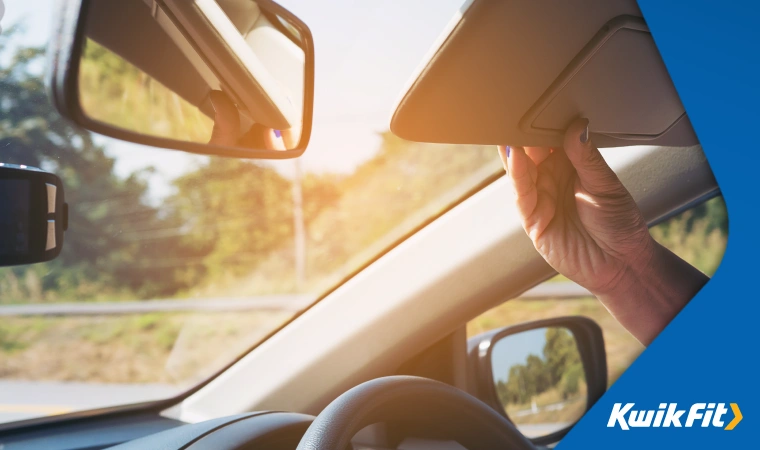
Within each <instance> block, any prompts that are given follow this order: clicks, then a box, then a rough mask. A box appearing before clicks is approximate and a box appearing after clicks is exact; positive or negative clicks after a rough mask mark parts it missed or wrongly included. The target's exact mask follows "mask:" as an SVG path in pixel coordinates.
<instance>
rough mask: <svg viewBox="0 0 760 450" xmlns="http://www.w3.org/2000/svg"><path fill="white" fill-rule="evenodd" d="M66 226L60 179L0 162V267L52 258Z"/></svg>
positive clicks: (56, 251) (65, 206)
mask: <svg viewBox="0 0 760 450" xmlns="http://www.w3.org/2000/svg"><path fill="white" fill-rule="evenodd" d="M67 227H68V206H67V205H66V203H65V202H64V198H63V183H62V182H61V179H60V178H58V177H57V176H55V175H53V174H52V173H48V172H43V171H42V170H40V169H37V168H34V167H28V166H17V165H13V164H4V163H0V266H16V265H21V264H32V263H38V262H43V261H49V260H51V259H54V258H55V257H56V256H58V254H59V253H61V249H62V248H63V232H64V231H65V230H66V228H67Z"/></svg>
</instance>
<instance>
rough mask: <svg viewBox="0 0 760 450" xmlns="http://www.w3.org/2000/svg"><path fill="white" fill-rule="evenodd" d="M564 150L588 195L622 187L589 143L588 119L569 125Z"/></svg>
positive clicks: (602, 158)
mask: <svg viewBox="0 0 760 450" xmlns="http://www.w3.org/2000/svg"><path fill="white" fill-rule="evenodd" d="M564 149H565V154H567V158H568V159H569V160H570V163H572V165H573V167H574V168H575V171H576V173H577V174H578V179H579V180H580V182H581V185H582V186H583V188H584V189H585V190H586V191H588V193H589V194H592V195H599V194H605V193H609V192H610V190H611V189H614V188H617V187H622V183H621V182H620V179H618V177H617V175H616V174H615V172H614V171H613V170H612V169H611V168H610V166H609V165H608V164H607V161H605V160H604V157H602V154H601V153H600V152H599V149H598V148H596V146H595V145H594V143H593V142H591V136H590V134H589V131H588V119H577V120H575V121H574V122H573V123H572V124H570V126H569V127H568V128H567V131H566V132H565V141H564Z"/></svg>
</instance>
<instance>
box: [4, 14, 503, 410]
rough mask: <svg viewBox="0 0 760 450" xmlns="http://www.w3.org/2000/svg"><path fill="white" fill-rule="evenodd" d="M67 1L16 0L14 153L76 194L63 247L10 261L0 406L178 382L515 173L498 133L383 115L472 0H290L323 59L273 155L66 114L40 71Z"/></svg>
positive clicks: (181, 385)
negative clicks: (181, 142)
mask: <svg viewBox="0 0 760 450" xmlns="http://www.w3.org/2000/svg"><path fill="white" fill-rule="evenodd" d="M53 3H54V0H30V1H27V2H12V3H10V4H7V11H6V16H5V18H4V19H3V23H2V26H3V31H2V34H0V162H5V163H16V164H27V165H32V166H38V167H41V168H43V169H45V170H49V171H51V172H54V173H56V174H58V175H59V176H60V177H61V178H62V179H63V182H64V185H65V189H66V197H67V201H68V203H69V205H70V227H69V230H68V231H67V232H66V235H65V244H64V249H63V252H62V253H61V256H60V257H59V258H58V259H57V260H54V261H52V262H49V263H42V264H34V265H29V266H19V267H13V268H2V269H0V422H8V421H15V420H21V419H26V418H32V417H38V416H45V415H52V414H61V413H67V412H72V411H76V410H82V409H91V408H96V407H104V406H115V405H120V404H127V403H136V402H142V401H147V400H154V399H160V398H167V397H172V396H175V395H177V394H180V393H182V392H183V391H185V390H187V389H188V388H190V387H192V386H194V385H196V384H198V383H200V382H202V381H203V380H205V379H207V378H208V377H210V376H213V375H214V374H215V373H217V372H218V371H219V370H221V369H223V368H224V367H225V366H226V365H228V364H230V363H231V362H232V361H234V360H235V359H236V358H238V357H239V356H240V355H242V354H244V353H245V352H246V351H248V350H249V349H250V348H251V347H252V346H254V345H256V344H257V343H258V342H260V341H261V340H262V339H265V338H266V337H267V336H268V335H270V334H271V333H272V332H274V331H275V330H277V329H278V327H280V326H282V325H283V324H284V323H286V322H287V321H288V320H289V319H291V318H292V317H293V316H294V315H295V314H297V313H298V312H299V311H301V310H303V309H304V308H307V307H308V306H309V305H311V304H312V303H313V302H314V301H315V300H316V299H317V298H318V297H319V296H320V295H323V294H324V293H326V292H328V291H329V290H330V289H332V288H333V287H335V286H336V285H338V284H340V283H341V281H342V280H344V279H346V278H347V277H349V276H351V274H353V273H355V272H356V271H357V270H359V269H361V267H363V266H364V265H366V264H367V263H369V262H371V261H372V260H373V258H375V257H377V256H378V255H379V254H381V253H382V252H383V251H384V250H385V249H387V248H389V247H390V246H392V245H393V243H395V242H397V241H398V240H400V239H402V238H403V237H404V236H406V235H407V234H409V233H410V232H412V231H413V230H414V229H416V228H418V227H419V226H421V225H423V224H424V223H426V222H427V221H429V220H430V219H431V218H433V217H435V216H436V215H438V214H440V213H441V212H442V211H444V210H446V209H447V208H448V207H450V206H451V205H452V204H454V203H456V202H457V201H459V200H460V199H461V198H463V197H464V196H466V195H469V193H472V192H473V191H474V190H475V189H477V188H478V187H479V186H480V185H482V183H483V182H484V181H486V180H489V179H491V178H492V177H494V176H495V175H496V174H499V173H500V163H499V161H498V157H497V156H496V151H495V149H494V148H491V147H477V146H471V147H464V146H450V145H425V144H416V143H410V142H405V141H402V140H400V139H398V138H395V137H394V136H393V135H391V134H390V133H389V132H388V131H387V124H388V120H389V117H390V114H391V112H392V111H391V109H392V105H393V101H394V100H395V99H396V98H397V96H398V95H399V94H400V93H401V91H402V89H403V87H404V84H405V82H406V80H407V78H408V77H409V76H410V74H411V73H412V72H413V71H414V68H415V66H416V65H417V64H418V62H419V61H420V60H421V59H422V57H423V55H424V54H425V53H426V52H427V50H428V48H429V47H430V46H431V44H432V43H433V42H434V40H435V38H436V37H437V35H438V33H439V32H440V30H442V29H443V28H444V26H445V24H446V23H447V22H448V21H449V19H450V18H451V17H452V16H453V14H454V13H455V11H457V9H458V8H459V7H460V4H461V3H462V0H446V1H441V0H424V1H418V2H406V1H404V0H393V1H390V2H383V3H379V4H376V5H373V6H371V7H369V10H368V6H369V5H367V4H364V3H363V2H360V3H355V2H351V1H348V0H335V1H333V2H332V4H331V6H330V7H326V5H325V3H324V2H313V1H308V0H289V1H281V2H280V3H282V4H283V6H285V7H286V8H288V9H290V10H291V11H293V12H294V13H295V14H297V15H298V16H300V17H301V18H302V19H303V20H304V21H305V22H306V23H308V24H309V25H310V27H311V28H312V31H313V34H314V38H315V41H316V42H317V43H318V44H317V45H318V46H319V53H318V58H319V61H318V63H317V74H316V83H315V84H316V89H317V91H316V100H315V104H316V106H315V122H314V131H313V137H312V141H311V144H310V147H309V149H308V150H307V151H306V154H305V156H304V157H303V158H301V159H299V160H296V161H278V162H275V161H271V162H262V161H246V160H237V159H231V158H216V157H202V156H197V155H191V154H186V153H182V152H178V151H167V150H161V149H155V148H149V147H143V146H137V145H131V144H127V143H124V142H119V141H116V140H111V139H107V138H105V137H102V136H97V135H93V134H90V133H88V132H85V131H82V130H81V129H78V128H75V127H73V126H72V125H71V124H70V123H69V122H67V121H65V120H63V119H62V118H61V117H60V116H58V115H57V114H56V113H55V112H54V111H53V110H52V107H51V106H50V104H49V102H48V100H47V97H46V93H45V89H44V86H43V80H42V72H43V69H44V49H45V47H46V45H47V41H48V39H49V34H50V30H51V26H52V21H51V17H50V14H49V11H51V10H53ZM409 3H414V4H409ZM421 18H424V20H421ZM347 36H350V38H346V37H347ZM112 62H113V63H114V64H113V66H112V67H114V68H115V69H114V70H116V69H118V68H120V67H122V68H123V65H120V63H118V61H112ZM389 62H392V64H388V63H389ZM85 75H87V73H85ZM113 80H114V79H111V82H113ZM91 82H93V83H94V82H95V80H92V81H91ZM154 87H155V88H156V89H160V88H161V87H160V86H159V85H156V86H154ZM114 101H116V100H114ZM123 101H129V99H127V98H124V99H123ZM169 103H171V102H169V101H167V104H169ZM99 106H100V107H103V108H107V107H108V105H99ZM175 107H176V105H175ZM134 114H135V115H139V114H140V112H139V111H135V112H134ZM136 119H139V117H136ZM125 120H126V119H125ZM201 125H202V124H201ZM199 126H200V125H199Z"/></svg>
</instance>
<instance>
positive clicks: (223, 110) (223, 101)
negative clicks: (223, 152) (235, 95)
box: [208, 91, 240, 147]
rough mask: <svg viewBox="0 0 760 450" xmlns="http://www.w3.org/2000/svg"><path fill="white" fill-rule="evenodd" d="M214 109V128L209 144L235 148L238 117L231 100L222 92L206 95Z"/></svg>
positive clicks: (237, 133) (238, 128) (238, 130)
mask: <svg viewBox="0 0 760 450" xmlns="http://www.w3.org/2000/svg"><path fill="white" fill-rule="evenodd" d="M208 97H209V100H211V105H212V106H213V107H214V128H213V129H212V130H211V139H210V140H209V144H216V145H226V146H230V147H232V146H236V145H238V139H239V138H240V115H239V114H238V110H237V107H236V106H235V104H234V103H232V100H230V98H229V97H227V95H226V94H225V93H224V92H222V91H211V92H209V94H208Z"/></svg>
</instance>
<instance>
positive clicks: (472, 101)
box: [391, 0, 698, 147]
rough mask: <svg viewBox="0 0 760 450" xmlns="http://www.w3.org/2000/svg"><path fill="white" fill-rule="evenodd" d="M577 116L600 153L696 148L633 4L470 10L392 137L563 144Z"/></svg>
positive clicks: (549, 0)
mask: <svg viewBox="0 0 760 450" xmlns="http://www.w3.org/2000/svg"><path fill="white" fill-rule="evenodd" d="M577 117H586V118H588V119H589V122H590V124H589V130H590V131H591V137H592V139H593V141H594V142H595V143H596V144H597V145H598V146H599V147H619V146H626V145H668V146H689V145H695V144H697V143H698V141H697V138H696V135H695V134H694V131H693V129H692V127H691V123H690V122H689V119H688V117H687V116H686V112H685V110H684V108H683V105H682V104H681V101H680V99H679V98H678V94H677V92H676V90H675V88H674V86H673V83H672V82H671V80H670V77H669V75H668V72H667V70H666V68H665V65H664V64H663V63H662V59H661V58H660V55H659V52H658V51H657V47H656V46H655V44H654V40H653V39H652V35H651V34H650V32H649V29H648V28H647V26H646V23H645V22H644V20H643V19H642V17H641V12H640V11H639V9H638V6H637V5H636V2H635V1H626V0H598V1H577V2H576V1H573V2H557V1H556V0H513V1H504V0H474V1H472V2H470V3H469V4H467V5H465V6H463V7H462V10H461V12H460V14H458V16H457V17H456V18H455V19H454V20H453V21H452V24H451V26H450V27H449V29H448V30H446V32H445V33H444V35H443V36H442V37H441V39H439V43H438V44H437V45H436V46H435V47H434V49H433V51H432V52H431V53H430V55H429V57H428V58H427V59H426V61H425V62H424V63H423V64H422V66H420V68H419V69H418V73H417V74H416V75H415V76H414V77H413V78H412V80H411V84H410V86H409V88H408V89H407V90H406V93H405V94H404V96H403V97H402V98H401V100H400V101H399V103H398V106H397V108H396V110H395V113H394V115H393V118H392V119H391V131H393V132H394V133H395V134H396V135H398V136H399V137H402V138H404V139H408V140H412V141H419V142H440V143H454V144H505V145H532V146H560V145H562V136H563V133H564V130H565V128H566V127H567V126H568V125H569V124H570V122H572V121H573V120H574V119H575V118H577Z"/></svg>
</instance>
